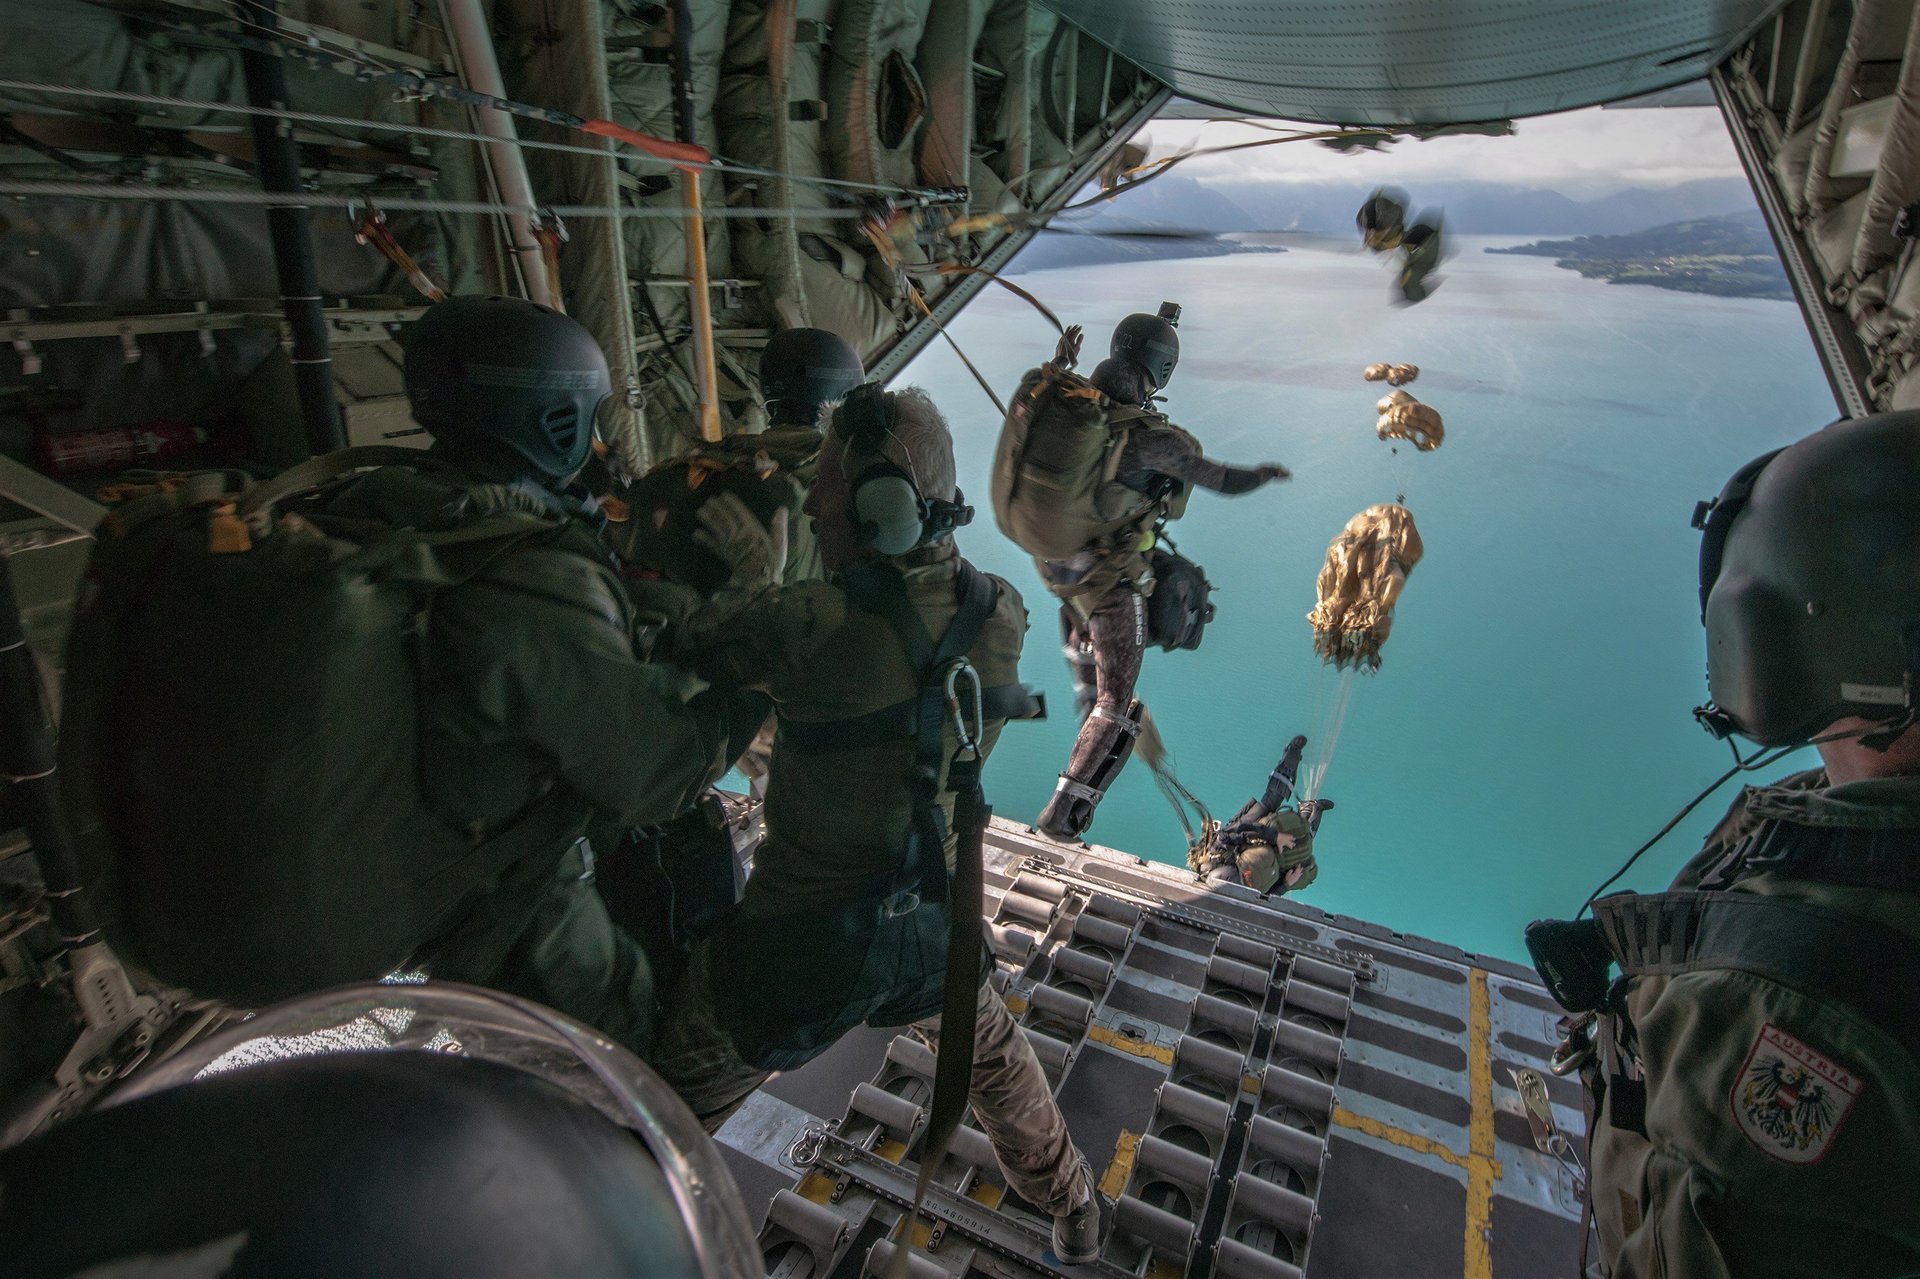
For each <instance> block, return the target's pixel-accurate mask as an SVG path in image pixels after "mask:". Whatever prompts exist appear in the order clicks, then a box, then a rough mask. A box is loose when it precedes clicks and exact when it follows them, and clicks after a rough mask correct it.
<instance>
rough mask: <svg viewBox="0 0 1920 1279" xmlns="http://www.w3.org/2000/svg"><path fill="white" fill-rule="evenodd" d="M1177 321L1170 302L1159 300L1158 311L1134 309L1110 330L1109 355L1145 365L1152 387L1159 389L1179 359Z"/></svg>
mask: <svg viewBox="0 0 1920 1279" xmlns="http://www.w3.org/2000/svg"><path fill="white" fill-rule="evenodd" d="M1179 323H1180V308H1179V307H1178V306H1176V305H1175V304H1174V303H1172V302H1162V303H1161V304H1160V314H1158V315H1148V314H1147V313H1146V312H1144V311H1136V312H1134V313H1133V314H1132V315H1129V316H1128V317H1127V318H1126V319H1124V320H1122V321H1120V323H1119V325H1118V326H1117V327H1115V329H1114V330H1113V349H1112V355H1113V357H1114V358H1115V359H1117V360H1126V361H1127V362H1128V363H1130V364H1137V365H1139V366H1140V367H1141V368H1143V369H1145V370H1146V371H1147V376H1148V377H1150V378H1152V379H1153V389H1154V390H1156V391H1157V390H1160V389H1161V388H1162V387H1164V386H1166V384H1167V379H1168V378H1170V377H1172V376H1173V366H1174V365H1176V364H1178V363H1179V362H1180V333H1179V330H1178V329H1177V328H1176V327H1175V326H1176V325H1178V324H1179Z"/></svg>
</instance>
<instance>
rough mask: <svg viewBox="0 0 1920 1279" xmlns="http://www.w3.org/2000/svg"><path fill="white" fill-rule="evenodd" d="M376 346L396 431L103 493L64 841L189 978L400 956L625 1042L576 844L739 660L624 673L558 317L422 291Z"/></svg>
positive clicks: (581, 410) (602, 385)
mask: <svg viewBox="0 0 1920 1279" xmlns="http://www.w3.org/2000/svg"><path fill="white" fill-rule="evenodd" d="M405 356H406V364H405V376H406V386H407V391H408V395H409V398H410V401H411V403H412V406H413V411H414V414H415V416H416V418H417V419H418V420H419V421H420V423H421V424H422V425H423V426H425V427H426V428H427V429H428V431H429V432H431V434H432V435H433V438H434V444H433V447H432V448H431V449H430V450H427V451H425V452H420V451H414V450H398V449H380V450H372V451H367V450H346V451H345V452H343V453H338V454H332V455H329V456H327V457H324V458H317V459H314V460H313V461H311V462H308V463H305V464H303V465H302V466H301V467H297V468H295V469H294V470H293V471H291V472H289V473H288V474H287V475H285V476H282V477H279V478H278V479H276V480H275V481H272V482H270V483H268V484H266V485H261V486H258V487H256V488H254V489H251V490H247V491H244V492H242V493H240V494H237V495H235V500H234V501H230V502H226V503H219V502H207V501H196V502H183V501H178V500H176V496H177V495H156V496H155V497H154V498H152V499H148V500H147V501H148V502H149V503H158V505H157V506H154V505H148V506H146V507H144V508H140V509H136V508H135V507H129V508H127V509H125V510H123V511H122V512H119V513H117V514H116V519H115V521H114V524H113V530H114V531H113V533H112V535H111V536H108V537H106V538H103V540H102V542H101V545H100V547H99V549H98V550H97V551H96V554H95V561H94V564H93V570H92V571H93V572H94V573H95V576H96V580H97V581H98V583H99V584H100V586H99V589H98V590H97V591H95V592H94V593H93V595H92V596H91V597H90V599H89V601H88V604H87V607H86V608H84V609H83V610H82V611H81V615H80V616H79V617H78V619H77V620H76V624H75V628H74V638H73V640H72V645H71V652H70V660H69V669H70V676H69V691H68V704H69V706H70V707H71V708H72V710H73V714H72V715H71V716H70V728H71V731H70V732H69V733H68V734H67V738H68V741H67V748H68V749H69V752H70V754H69V761H70V762H71V763H72V764H73V765H74V767H73V769H72V776H73V777H74V778H75V784H74V787H73V795H72V796H71V799H72V801H73V806H74V808H75V810H76V817H77V820H76V823H75V825H76V828H77V829H79V830H80V831H81V832H82V834H83V838H86V839H87V840H88V841H89V842H88V846H89V847H90V848H92V849H94V850H96V857H95V860H96V862H97V863H98V873H99V874H100V875H102V876H104V877H105V878H106V880H107V888H108V891H109V894H110V896H111V899H112V900H113V902H114V905H115V910H114V912H113V913H114V915H115V937H116V942H117V943H119V944H120V945H121V946H122V948H123V949H124V950H125V951H126V953H128V954H129V955H130V956H132V957H133V958H134V959H135V961H136V962H138V963H140V964H141V965H142V966H143V967H145V968H147V969H149V970H150V971H152V972H154V973H155V974H156V975H158V976H161V977H163V978H164V979H166V980H169V981H171V982H173V983H175V984H178V985H181V986H184V987H186V988H188V989H192V990H195V991H196V992H198V993H202V994H206V995H209V996H213V997H217V998H221V999H225V1000H227V1001H228V1002H233V1003H238V1004H242V1005H243V1006H246V1005H254V1004H258V1003H260V1002H264V1001H266V1000H269V999H273V998H279V997H284V996H286V995H289V994H294V993H299V992H301V991H305V990H312V989H316V988H319V987H322V986H327V985H333V984H338V983H341V982H345V981H353V980H371V979H377V978H380V977H383V976H385V975H387V974H388V973H390V972H392V971H394V970H395V969H396V968H399V967H402V966H410V967H419V968H424V970H425V971H426V972H427V973H428V974H429V975H430V976H433V977H436V978H446V979H453V980H459V981H467V982H474V983H480V984H487V985H495V986H499V987H502V988H504V989H507V990H510V991H512V992H514V993H516V994H521V995H524V996H527V997H529V998H532V999H535V1000H538V1001H539V1002H541V1003H544V1004H548V1005H550V1006H552V1007H555V1008H558V1009H560V1010H561V1011H563V1012H566V1013H569V1014H571V1015H573V1016H575V1017H578V1018H580V1019H581V1020H583V1021H587V1022H590V1023H592V1024H593V1025H595V1026H596V1027H598V1028H599V1029H600V1030H602V1031H603V1032H605V1033H606V1034H607V1035H609V1036H610V1037H611V1038H613V1039H616V1040H618V1041H620V1042H621V1043H623V1044H625V1045H627V1046H629V1047H632V1048H635V1049H639V1050H644V1049H645V1047H646V1045H647V1040H648V1035H649V1031H650V1025H651V1021H652V1011H653V999H654V996H653V983H652V980H651V977H650V976H649V972H648V966H647V963H646V960H645V958H644V956H643V954H642V952H641V951H640V949H639V947H638V946H637V945H636V944H635V942H634V940H633V938H631V937H630V936H628V935H627V934H626V933H625V932H624V931H622V930H621V929H620V928H618V927H617V926H615V924H614V923H613V922H612V921H611V920H610V918H609V917H608V913H607V911H606V909H605V907H604V905H603V903H602V902H601V900H600V898H599V896H598V895H597V893H596V892H595V890H594V884H593V879H592V870H593V854H594V851H595V850H594V849H593V848H592V846H591V845H590V844H589V843H588V842H587V841H586V839H585V838H584V836H585V834H586V832H587V830H588V826H589V823H590V822H591V821H593V820H594V819H596V818H599V819H601V820H603V821H617V822H621V823H627V824H633V823H656V822H665V821H667V820H669V819H672V818H673V817H675V816H676V815H677V814H680V813H682V812H683V811H685V810H686V808H687V807H688V806H689V805H690V804H691V803H692V802H693V799H694V797H695V796H696V795H697V794H698V793H699V792H700V790H701V789H702V788H703V787H704V786H706V785H707V784H708V783H709V782H710V781H711V780H712V779H713V778H714V777H716V776H717V775H718V774H719V773H720V772H721V771H723V770H724V768H725V765H726V763H727V761H728V760H729V758H730V755H729V745H730V743H729V732H728V729H729V727H730V724H731V723H732V722H734V721H737V719H738V718H739V717H738V716H737V715H735V714H733V713H732V712H733V709H734V708H733V703H734V702H735V700H736V698H737V696H738V692H737V690H738V689H739V688H740V687H742V686H744V685H746V684H749V683H751V682H753V681H754V680H755V679H757V678H760V674H759V672H756V671H750V670H745V669H740V668H739V667H738V665H737V663H739V662H740V661H741V660H742V658H741V654H742V652H744V651H745V650H744V649H741V648H738V647H736V648H733V649H730V650H729V649H725V648H724V647H723V648H722V649H721V651H719V652H718V653H717V655H716V656H715V657H714V658H713V659H712V660H711V662H710V665H709V667H708V669H707V671H706V678H703V677H702V676H700V675H697V674H695V673H694V672H693V671H692V670H690V669H688V668H687V667H686V666H685V665H677V664H667V663H664V662H659V661H650V660H647V656H648V655H647V653H646V651H645V649H646V643H645V638H644V634H643V632H644V628H643V627H642V626H641V625H640V619H639V618H638V617H637V615H636V610H635V608H634V606H633V605H632V603H631V602H630V600H629V598H628V595H627V592H626V590H625V589H624V587H623V584H622V581H621V577H620V574H619V569H618V562H617V561H616V559H615V558H614V556H613V555H612V553H611V552H610V550H609V549H608V547H607V545H606V543H605V541H604V539H603V537H602V532H601V528H602V524H603V521H602V520H601V518H600V516H599V514H598V512H597V511H596V510H595V509H594V506H593V504H592V503H591V502H590V501H589V500H587V498H586V494H585V493H584V490H581V489H580V488H578V487H577V486H576V485H575V484H574V483H573V481H574V477H575V476H576V474H577V473H578V472H579V470H580V469H581V467H582V465H583V464H584V463H585V461H586V459H587V457H588V454H589V450H590V446H591V442H592V438H593V429H594V417H595V413H596V411H597V410H598V408H599V406H600V404H601V403H602V402H603V401H604V400H605V398H606V397H607V395H608V394H609V392H610V390H611V383H610V379H609V377H608V372H607V364H606V360H605V358H604V357H603V355H602V353H601V351H600V349H599V347H598V346H597V345H596V344H595V342H594V340H593V338H592V336H591V335H590V334H589V333H588V332H587V331H586V330H585V329H584V328H582V327H581V326H580V325H579V324H578V323H576V322H575V321H573V320H571V319H569V318H567V317H566V316H564V315H561V314H559V313H558V312H555V311H551V310H548V309H547V308H544V307H540V306H536V305H534V304H533V303H530V302H524V301H521V300H519V299H515V298H505V297H459V298H451V299H448V300H446V301H443V302H441V303H439V304H437V305H436V306H434V307H432V308H430V309H429V310H428V311H427V312H426V313H425V314H424V315H422V316H421V318H420V319H419V320H418V321H417V322H416V323H415V324H414V325H413V326H412V327H411V329H410V330H409V332H408V336H407V341H406V351H405ZM215 478H217V477H215ZM726 531H727V530H726V529H725V527H724V526H723V525H722V524H721V523H719V522H715V523H713V525H712V528H711V529H710V530H709V533H710V536H712V537H713V542H714V545H716V546H721V547H724V548H728V549H729V550H730V551H735V550H738V549H739V547H740V546H741V545H743V544H742V543H740V542H739V541H738V539H735V538H729V537H725V536H720V535H721V534H724V533H726ZM744 545H745V546H746V549H747V550H748V551H749V552H756V553H757V551H758V548H757V547H756V545H755V544H753V543H752V542H751V541H750V540H749V542H747V543H745V544H744ZM736 562H743V561H738V560H737V561H736ZM776 572H777V566H776V565H773V564H771V563H769V562H768V557H767V556H766V555H765V554H760V555H759V559H758V560H757V561H755V562H754V563H752V564H748V565H747V568H746V576H747V577H748V578H756V577H757V578H758V579H759V580H761V581H765V582H770V581H771V580H772V578H773V576H774V575H775V573H776ZM209 653H218V654H219V660H218V661H212V660H209V659H208V654H209ZM129 672H142V674H141V675H140V676H139V677H138V678H130V677H128V673H129ZM752 723H753V724H757V720H754V721H752ZM751 726H752V725H751V724H750V726H749V729H748V731H749V732H750V731H751ZM600 851H601V852H603V853H604V852H605V851H606V850H605V849H601V850H600Z"/></svg>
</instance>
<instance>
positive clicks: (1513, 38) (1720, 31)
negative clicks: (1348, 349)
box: [1046, 0, 1778, 125]
mask: <svg viewBox="0 0 1920 1279" xmlns="http://www.w3.org/2000/svg"><path fill="white" fill-rule="evenodd" d="M1046 4H1047V7H1048V8H1050V9H1052V10H1053V11H1054V12H1056V13H1058V14H1059V15H1060V16H1061V17H1063V18H1065V19H1066V20H1067V21H1069V22H1072V23H1075V24H1076V25H1078V26H1080V27H1082V28H1084V29H1086V30H1088V31H1092V32H1096V33H1098V35H1099V36H1100V38H1101V39H1102V40H1104V41H1106V42H1107V43H1108V44H1110V45H1111V46H1112V47H1113V48H1114V49H1116V50H1118V51H1119V52H1120V54H1121V55H1122V56H1123V57H1125V58H1127V59H1128V60H1129V61H1131V62H1134V63H1136V64H1138V65H1139V66H1140V67H1141V69H1143V70H1144V71H1146V72H1147V73H1148V74H1150V75H1152V76H1154V77H1155V78H1156V79H1158V80H1160V81H1162V82H1164V83H1166V84H1168V85H1171V86H1172V87H1173V90H1174V92H1176V93H1178V94H1181V95H1182V96H1184V97H1188V98H1192V99H1195V100H1197V101H1200V102H1206V103H1210V104H1212V105H1214V106H1218V107H1225V108H1231V109H1237V110H1241V111H1246V112H1249V113H1252V114H1257V115H1266V116H1276V117H1279V118H1281V119H1287V120H1308V121H1314V122H1318V123H1326V124H1378V125H1396V124H1427V125H1433V124H1463V123H1471V122H1475V121H1492V120H1511V119H1514V118H1516V117H1519V116H1529V115H1543V114H1546V113H1548V112H1552V111H1566V110H1570V109H1572V108H1574V107H1584V106H1592V105H1593V104H1595V103H1598V102H1609V101H1613V100H1615V99H1618V98H1624V97H1631V96H1633V95H1635V94H1640V93H1648V92H1652V91H1653V90H1656V89H1662V88H1666V87H1667V86H1669V85H1675V84H1680V83H1683V82H1685V81H1687V80H1693V79H1697V78H1699V77H1700V76H1702V75H1704V74H1705V73H1706V72H1707V71H1708V70H1709V69H1710V68H1711V67H1713V66H1714V65H1715V64H1716V63H1717V62H1719V61H1720V60H1721V59H1722V58H1724V57H1725V56H1726V54H1727V53H1728V52H1729V51H1730V50H1731V49H1732V48H1733V47H1734V46H1735V45H1736V44H1738V42H1739V41H1740V40H1742V39H1743V38H1745V36H1746V35H1747V34H1748V33H1749V32H1750V31H1752V30H1753V29H1754V28H1755V27H1756V26H1757V25H1758V24H1759V23H1760V22H1761V21H1762V20H1763V19H1764V18H1766V17H1767V16H1768V15H1770V14H1771V13H1772V12H1773V10H1774V9H1775V8H1777V7H1778V6H1777V4H1776V3H1775V0H1716V2H1714V3H1705V4H1702V3H1674V2H1673V0H1582V2H1580V3H1555V4H1519V5H1516V4H1510V3H1502V2H1501V0H1389V2H1388V3H1384V4H1363V5H1355V4H1329V3H1326V2H1325V0H1266V2H1265V3H1260V4H1242V3H1213V2H1209V0H1178V2H1176V3H1167V0H1046Z"/></svg>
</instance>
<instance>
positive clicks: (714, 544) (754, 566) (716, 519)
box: [693, 493, 787, 591]
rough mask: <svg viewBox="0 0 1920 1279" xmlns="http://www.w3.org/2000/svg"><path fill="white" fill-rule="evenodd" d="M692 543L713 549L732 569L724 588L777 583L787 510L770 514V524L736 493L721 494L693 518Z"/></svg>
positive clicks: (784, 546)
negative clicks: (757, 515)
mask: <svg viewBox="0 0 1920 1279" xmlns="http://www.w3.org/2000/svg"><path fill="white" fill-rule="evenodd" d="M695 519H696V521H697V522H698V523H699V525H700V527H699V528H697V529H695V530H694V534H693V543H694V545H695V546H698V547H701V548H703V549H705V550H708V551H711V552H713V554H715V555H717V556H719V557H720V560H721V562H722V563H724V564H726V565H727V567H728V568H729V569H731V570H732V573H731V575H730V576H729V577H728V578H727V587H728V588H729V589H732V590H749V591H751V590H758V589H760V588H761V587H765V586H777V585H779V583H780V577H781V574H783V573H784V572H785V571H786V567H787V511H786V508H785V507H781V508H780V509H779V510H777V511H775V512H774V513H773V523H772V524H771V525H766V524H762V523H761V522H760V520H759V518H758V517H756V516H755V515H754V513H753V511H752V510H751V509H750V508H749V507H748V506H747V504H746V503H745V502H743V501H741V500H740V498H739V495H737V494H734V493H723V494H721V495H720V496H719V497H716V498H714V499H712V500H711V501H709V502H707V503H706V504H705V505H704V506H702V507H701V508H700V513H699V515H697V516H696V517H695Z"/></svg>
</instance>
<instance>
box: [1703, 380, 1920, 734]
mask: <svg viewBox="0 0 1920 1279" xmlns="http://www.w3.org/2000/svg"><path fill="white" fill-rule="evenodd" d="M1694 523H1695V525H1696V526H1697V527H1700V528H1702V529H1704V530H1705V537H1704V538H1703V540H1702V544H1701V548H1700V601H1701V620H1702V621H1703V622H1704V623H1705V624H1706V628H1707V685H1708V690H1709V692H1710V693H1711V695H1712V697H1713V701H1714V703H1715V705H1714V706H1712V707H1703V708H1702V709H1701V711H1700V712H1699V713H1700V716H1701V719H1702V721H1703V722H1704V723H1706V724H1707V726H1708V728H1709V729H1711V730H1712V731H1714V732H1715V733H1716V734H1718V735H1720V736H1726V735H1727V734H1728V733H1731V732H1738V733H1740V734H1742V735H1743V736H1746V737H1749V738H1751V739H1752V740H1754V741H1756V742H1759V743H1761V744H1762V745H1766V746H1777V745H1785V744H1786V743H1789V742H1800V741H1805V740H1807V739H1808V738H1810V737H1812V736H1813V735H1814V734H1816V733H1818V732H1819V731H1820V730H1822V729H1823V728H1826V727H1827V726H1828V725H1829V724H1832V723H1833V722H1834V721H1836V720H1839V719H1843V718H1846V717H1849V716H1861V717H1864V718H1867V719H1894V718H1897V717H1900V716H1903V715H1904V714H1905V713H1906V712H1907V710H1908V693H1907V691H1906V689H1907V685H1908V681H1909V678H1910V677H1911V678H1920V670H1916V669H1915V666H1916V649H1917V648H1920V412H1915V411H1909V412H1902V413H1880V414H1876V415H1874V416H1873V417H1868V418H1863V419H1860V420H1859V421H1841V422H1836V423H1834V424H1833V425H1832V426H1829V427H1827V428H1826V429H1825V430H1822V431H1819V432H1816V433H1815V434H1813V435H1810V436H1808V437H1807V438H1805V439H1803V440H1801V441H1800V442H1799V443H1797V444H1794V445H1792V446H1790V447H1788V448H1785V449H1781V450H1778V451H1777V452H1775V453H1770V454H1767V455H1766V456H1764V457H1760V458H1756V459H1755V460H1754V461H1752V462H1749V463H1748V464H1747V465H1746V466H1744V467H1742V468H1741V469H1740V470H1739V471H1737V472H1735V473H1734V477H1733V478H1732V479H1731V480H1729V481H1728V482H1727V486H1726V489H1725V490H1724V491H1723V492H1722V493H1721V494H1720V496H1719V497H1718V498H1716V499H1715V500H1714V501H1713V502H1711V503H1702V504H1701V506H1700V509H1699V510H1698V511H1696V512H1695V515H1694Z"/></svg>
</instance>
